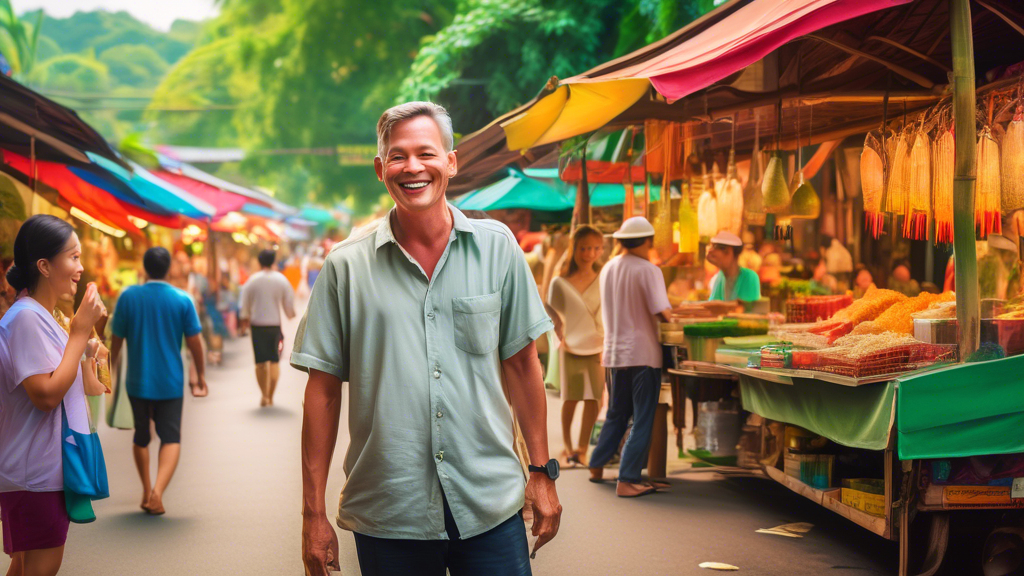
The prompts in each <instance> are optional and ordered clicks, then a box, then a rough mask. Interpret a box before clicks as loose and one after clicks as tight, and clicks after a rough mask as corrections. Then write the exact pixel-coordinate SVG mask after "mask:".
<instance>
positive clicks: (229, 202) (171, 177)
mask: <svg viewBox="0 0 1024 576" xmlns="http://www.w3.org/2000/svg"><path fill="white" fill-rule="evenodd" d="M153 174H156V175H157V176H158V177H160V178H161V179H162V180H166V181H167V182H170V183H171V184H174V185H175V186H177V187H178V188H181V189H183V190H185V191H186V192H188V193H190V194H192V195H194V196H196V197H198V198H200V199H201V200H205V201H206V202H209V203H210V204H212V205H213V207H214V208H215V209H216V210H217V213H216V214H215V215H214V218H217V217H220V216H223V215H225V214H227V213H228V212H235V211H238V210H241V209H242V206H244V205H245V203H246V202H249V199H248V198H246V197H244V196H240V195H238V194H235V193H233V192H228V191H226V190H221V189H220V188H217V187H215V186H210V185H209V184H207V183H205V182H200V181H198V180H193V179H192V178H189V177H188V176H183V175H181V174H175V173H174V172H168V171H167V170H155V171H153Z"/></svg>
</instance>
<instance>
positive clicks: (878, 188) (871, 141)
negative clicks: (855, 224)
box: [860, 132, 885, 238]
mask: <svg viewBox="0 0 1024 576" xmlns="http://www.w3.org/2000/svg"><path fill="white" fill-rule="evenodd" d="M882 154H883V152H882V144H881V143H880V142H879V141H878V138H877V137H876V136H875V134H874V133H872V132H868V135H867V136H866V137H865V138H864V150H863V151H862V152H861V153H860V186H861V191H862V194H861V195H862V197H863V200H864V227H865V228H867V230H868V232H870V233H871V236H872V237H873V238H878V237H879V236H881V235H882V231H883V230H884V228H885V216H884V214H883V213H882V196H884V195H885V168H884V166H883V164H882Z"/></svg>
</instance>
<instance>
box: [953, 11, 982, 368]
mask: <svg viewBox="0 0 1024 576" xmlns="http://www.w3.org/2000/svg"><path fill="white" fill-rule="evenodd" d="M972 32H973V26H972V25H971V7H970V0H949V34H950V43H951V46H952V51H953V106H954V111H955V112H954V113H955V121H956V164H955V168H954V176H953V254H954V256H955V258H956V316H957V321H958V322H959V324H960V358H961V359H966V358H967V357H968V356H970V355H971V354H973V353H974V352H975V351H976V350H977V349H978V342H979V332H980V316H981V310H980V308H981V306H980V303H979V300H978V255H977V252H976V251H975V244H974V239H975V232H974V181H975V177H976V171H977V166H976V161H977V159H976V153H977V145H978V140H977V126H976V123H975V122H976V121H975V101H974V100H975V92H974V90H975V86H974V44H973V38H972Z"/></svg>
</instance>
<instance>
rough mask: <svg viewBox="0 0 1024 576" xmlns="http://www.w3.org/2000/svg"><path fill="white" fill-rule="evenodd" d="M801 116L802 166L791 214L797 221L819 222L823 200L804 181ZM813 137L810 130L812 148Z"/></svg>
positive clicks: (798, 156)
mask: <svg viewBox="0 0 1024 576" xmlns="http://www.w3.org/2000/svg"><path fill="white" fill-rule="evenodd" d="M799 122H800V116H799V114H798V115H797V127H796V129H797V139H798V142H797V147H798V148H799V151H798V153H797V162H798V164H799V166H800V172H799V173H798V174H797V186H796V190H794V191H793V197H792V198H791V199H790V206H789V213H790V215H791V216H792V217H793V219H795V220H817V219H818V216H820V215H821V198H819V197H818V192H817V191H815V189H814V186H811V183H810V182H808V181H807V180H805V179H804V168H803V166H804V149H803V147H802V146H800V144H799V138H800V125H799ZM811 122H814V108H813V107H811ZM810 143H811V135H810V129H808V136H807V145H808V146H810Z"/></svg>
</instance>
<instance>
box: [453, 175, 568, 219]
mask: <svg viewBox="0 0 1024 576" xmlns="http://www.w3.org/2000/svg"><path fill="white" fill-rule="evenodd" d="M563 189H564V188H563V187H562V186H560V185H559V184H557V183H556V184H547V183H544V182H540V181H538V180H534V179H533V178H530V177H528V176H526V175H525V174H523V173H522V172H519V171H518V170H511V169H510V170H509V171H508V176H506V177H505V178H504V179H502V180H499V181H498V182H495V183H494V184H491V185H490V186H487V187H486V188H481V189H480V190H477V191H476V192H470V193H469V194H467V195H465V196H463V197H462V198H459V199H457V200H455V206H456V207H457V208H459V209H460V210H484V211H488V210H508V209H525V210H540V211H545V212H559V211H562V210H572V207H573V199H572V197H571V196H569V195H567V194H566V193H564V192H563V191H562V190H563Z"/></svg>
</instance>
